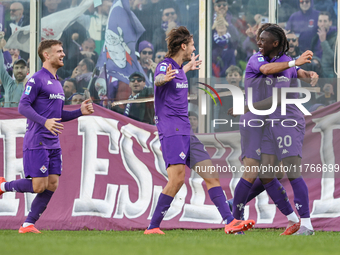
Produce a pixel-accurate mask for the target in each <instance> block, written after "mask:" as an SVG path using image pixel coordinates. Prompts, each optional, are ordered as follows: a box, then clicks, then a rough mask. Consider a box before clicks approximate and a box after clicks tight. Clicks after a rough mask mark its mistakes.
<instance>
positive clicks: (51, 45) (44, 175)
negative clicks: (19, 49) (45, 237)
mask: <svg viewBox="0 0 340 255" xmlns="http://www.w3.org/2000/svg"><path fill="white" fill-rule="evenodd" d="M38 54H39V57H40V59H41V61H42V62H43V67H42V69H41V70H40V71H38V72H36V73H35V74H34V75H33V76H32V78H30V79H29V81H28V82H27V83H26V87H25V90H24V93H23V95H22V97H21V99H20V103H19V112H20V113H21V114H22V115H24V116H25V117H27V131H26V134H25V138H24V144H23V150H24V152H23V161H24V172H25V177H26V178H27V179H20V180H15V181H11V182H6V181H5V178H3V177H0V182H1V186H0V195H1V194H3V193H4V192H13V191H14V192H21V193H24V192H30V193H38V194H37V196H36V197H35V199H34V200H33V202H32V205H31V210H30V212H29V214H28V217H27V218H26V220H25V222H24V224H23V225H22V226H21V227H20V229H19V233H28V232H32V233H40V231H39V230H37V229H36V228H35V227H34V224H35V222H36V221H37V220H38V219H39V217H40V216H41V214H42V213H43V212H44V211H45V209H46V207H47V204H48V203H49V201H50V199H51V197H52V195H53V193H54V192H55V191H56V189H57V187H58V182H59V176H60V174H61V148H60V142H59V134H61V130H63V129H64V127H63V124H61V123H60V121H69V120H72V119H75V118H78V117H79V116H81V115H88V114H91V113H93V111H94V110H93V106H92V103H90V102H89V100H86V101H84V102H83V103H82V104H81V106H80V109H78V110H75V111H64V110H63V106H64V101H65V95H64V91H63V88H62V86H61V84H60V82H59V81H58V76H57V75H56V73H57V70H58V68H60V67H62V66H63V65H64V63H63V58H64V57H65V54H64V51H63V48H62V43H61V42H60V41H58V40H45V41H42V42H41V43H40V44H39V47H38ZM28 178H32V179H28Z"/></svg>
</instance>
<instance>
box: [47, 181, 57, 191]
mask: <svg viewBox="0 0 340 255" xmlns="http://www.w3.org/2000/svg"><path fill="white" fill-rule="evenodd" d="M57 188H58V182H57V181H56V182H50V183H49V184H48V187H47V189H48V190H50V191H53V192H54V191H56V190H57Z"/></svg>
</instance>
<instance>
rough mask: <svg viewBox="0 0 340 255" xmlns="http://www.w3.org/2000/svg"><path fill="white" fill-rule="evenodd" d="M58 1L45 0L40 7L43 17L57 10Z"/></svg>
mask: <svg viewBox="0 0 340 255" xmlns="http://www.w3.org/2000/svg"><path fill="white" fill-rule="evenodd" d="M60 2H61V1H60V0H45V1H44V5H43V8H42V16H43V17H45V16H48V15H50V14H52V13H55V12H57V11H59V9H58V5H59V3H60Z"/></svg>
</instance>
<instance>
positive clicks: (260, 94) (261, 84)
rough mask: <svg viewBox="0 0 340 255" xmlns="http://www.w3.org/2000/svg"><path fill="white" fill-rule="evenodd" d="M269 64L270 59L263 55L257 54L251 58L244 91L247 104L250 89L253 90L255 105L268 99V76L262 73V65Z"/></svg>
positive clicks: (247, 68)
mask: <svg viewBox="0 0 340 255" xmlns="http://www.w3.org/2000/svg"><path fill="white" fill-rule="evenodd" d="M265 64H268V59H267V58H266V57H264V56H263V55H262V54H261V53H256V54H254V55H253V56H251V57H250V59H249V61H248V63H247V67H246V74H245V79H244V89H245V94H246V104H247V102H248V88H253V103H255V102H259V101H261V100H263V99H265V98H266V92H267V85H266V78H267V76H266V75H264V74H263V73H261V72H260V67H261V66H262V65H265Z"/></svg>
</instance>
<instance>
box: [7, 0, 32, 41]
mask: <svg viewBox="0 0 340 255" xmlns="http://www.w3.org/2000/svg"><path fill="white" fill-rule="evenodd" d="M9 12H10V19H11V21H10V22H9V23H7V25H6V29H5V40H6V41H7V40H8V38H9V37H10V36H11V35H12V34H13V32H14V31H13V30H12V28H11V26H10V25H11V24H14V25H17V26H19V27H24V26H27V25H29V23H30V21H29V17H26V16H24V6H23V5H22V4H21V3H20V2H14V3H12V4H11V6H10V8H9Z"/></svg>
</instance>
